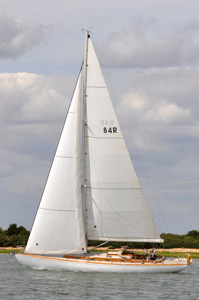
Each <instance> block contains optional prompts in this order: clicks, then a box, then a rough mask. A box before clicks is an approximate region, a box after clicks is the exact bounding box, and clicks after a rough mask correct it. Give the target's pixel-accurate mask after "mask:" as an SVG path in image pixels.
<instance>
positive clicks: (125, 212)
mask: <svg viewBox="0 0 199 300" xmlns="http://www.w3.org/2000/svg"><path fill="white" fill-rule="evenodd" d="M87 65H88V67H87V90H86V111H87V126H86V131H85V152H86V154H85V155H86V170H87V171H86V176H85V184H86V186H87V187H86V215H87V237H88V239H90V240H112V241H117V240H118V241H146V242H150V241H151V242H162V240H161V239H160V236H159V233H158V230H157V228H156V225H155V223H154V221H153V218H152V216H151V213H150V211H149V208H148V205H147V203H146V200H145V198H144V195H143V192H142V190H141V188H140V184H139V181H138V178H137V176H136V173H135V171H134V168H133V165H132V162H131V159H130V156H129V153H128V150H127V149H126V146H125V143H124V139H123V136H122V133H121V130H120V127H119V124H118V120H117V117H116V115H115V112H114V109H113V106H112V103H111V100H110V97H109V93H108V90H107V87H106V84H105V81H104V78H103V75H102V72H101V68H100V66H99V62H98V60H97V57H96V54H95V51H94V48H93V45H92V42H91V39H90V38H89V41H88V62H87Z"/></svg>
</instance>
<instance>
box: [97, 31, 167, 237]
mask: <svg viewBox="0 0 199 300" xmlns="http://www.w3.org/2000/svg"><path fill="white" fill-rule="evenodd" d="M92 40H93V41H94V45H95V49H96V52H97V54H98V57H99V59H100V64H101V65H102V66H103V69H104V71H105V74H106V77H107V79H108V82H109V86H110V87H111V90H112V92H113V95H114V98H115V100H116V103H117V105H118V108H119V110H120V113H121V116H122V119H123V122H124V125H125V127H126V129H127V131H128V134H129V136H130V137H131V140H132V142H133V145H134V148H135V150H136V154H137V156H138V158H139V161H140V163H141V166H142V169H143V172H144V175H145V177H146V179H147V182H148V184H149V187H150V189H151V191H152V195H153V198H154V200H155V202H156V205H157V207H158V210H159V212H160V215H161V217H162V220H163V223H164V225H165V228H166V230H167V232H169V230H168V227H167V224H166V222H165V219H164V217H163V214H162V211H161V209H160V206H159V204H158V201H157V198H156V196H155V193H154V191H153V188H152V185H151V182H150V180H149V177H148V175H147V173H146V170H145V168H144V165H143V163H142V160H141V158H140V154H139V152H138V149H137V147H136V145H135V142H134V139H133V137H132V134H131V132H130V130H129V127H128V125H127V122H126V120H125V117H124V114H123V112H122V109H121V107H120V104H119V101H118V99H117V96H116V94H115V92H114V89H113V86H112V84H111V81H110V78H109V76H108V72H107V70H106V68H105V65H104V63H103V60H102V58H101V55H100V53H99V51H98V48H97V44H96V42H95V39H94V37H93V35H92ZM146 201H147V200H146ZM147 203H148V201H147ZM148 205H149V203H148ZM149 208H150V205H149ZM153 216H154V219H155V220H156V223H157V225H158V227H159V229H160V230H161V226H160V224H159V222H158V220H157V218H156V217H155V215H154V213H153ZM161 231H162V230H161Z"/></svg>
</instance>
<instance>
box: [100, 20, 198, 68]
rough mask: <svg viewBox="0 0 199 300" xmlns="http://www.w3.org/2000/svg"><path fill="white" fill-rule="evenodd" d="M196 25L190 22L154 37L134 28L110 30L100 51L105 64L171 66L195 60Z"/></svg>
mask: <svg viewBox="0 0 199 300" xmlns="http://www.w3.org/2000/svg"><path fill="white" fill-rule="evenodd" d="M156 26H157V24H156ZM196 29H197V30H198V24H192V26H191V24H190V26H186V28H183V29H182V28H181V29H178V30H175V31H173V33H171V34H167V35H166V34H159V35H157V36H155V37H154V38H152V37H148V36H147V32H142V31H141V30H138V29H136V28H134V29H132V30H123V31H121V32H119V33H115V34H112V36H111V37H110V39H109V40H108V41H107V42H106V43H105V45H104V46H103V47H102V50H101V51H102V54H103V57H104V60H105V62H106V64H107V65H108V66H111V67H119V68H132V67H133V68H137V67H140V68H149V67H170V66H181V65H189V64H193V63H198V61H199V46H198V45H197V43H195V41H194V37H195V36H196V35H197V30H196ZM194 34H195V36H194Z"/></svg>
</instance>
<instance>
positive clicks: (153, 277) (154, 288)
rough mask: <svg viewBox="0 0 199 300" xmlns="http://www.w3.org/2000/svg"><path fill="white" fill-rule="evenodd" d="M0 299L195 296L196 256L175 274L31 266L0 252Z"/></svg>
mask: <svg viewBox="0 0 199 300" xmlns="http://www.w3.org/2000/svg"><path fill="white" fill-rule="evenodd" d="M0 299H3V300H11V299H12V300H15V299H17V300H18V299H23V300H24V299H37V300H38V299H39V300H40V299H42V300H43V299H46V300H47V299H48V300H51V299H53V300H55V299H56V300H59V299H60V300H61V299H92V300H98V299H104V300H109V299H114V300H117V299H139V300H140V299H145V300H146V299H158V300H159V299H169V300H170V299H175V300H176V299H180V300H182V299H186V300H194V299H199V260H195V261H194V263H193V264H192V265H191V266H190V267H188V268H187V269H185V270H184V271H182V272H181V273H177V274H114V273H113V274H106V273H89V272H88V273H83V272H67V271H65V272H63V271H62V272H61V271H49V270H33V269H30V268H28V267H25V266H23V265H20V264H19V263H18V262H17V260H16V259H15V257H14V255H12V254H0Z"/></svg>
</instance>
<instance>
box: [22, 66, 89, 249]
mask: <svg viewBox="0 0 199 300" xmlns="http://www.w3.org/2000/svg"><path fill="white" fill-rule="evenodd" d="M81 85H82V71H81V72H80V75H79V78H78V81H77V84H76V88H75V91H74V95H73V98H72V101H71V105H70V108H69V111H68V115H67V118H66V121H65V124H64V127H63V131H62V134H61V137H60V140H59V144H58V147H57V151H56V154H55V157H54V160H53V163H52V166H51V170H50V173H49V177H48V180H47V183H46V186H45V189H44V192H43V195H42V199H41V202H40V205H39V208H38V212H37V215H36V218H35V221H34V224H33V227H32V230H31V234H30V237H29V240H28V243H27V247H26V249H25V253H35V254H61V253H85V252H86V240H85V232H84V223H83V211H82V203H81V182H80V180H81V174H80V152H81V151H80V109H81Z"/></svg>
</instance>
